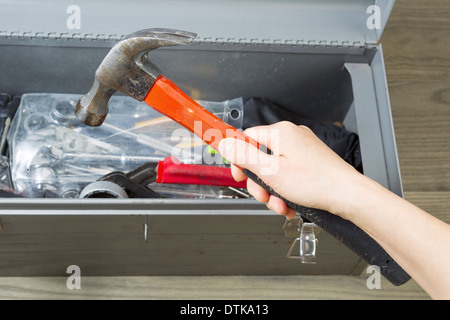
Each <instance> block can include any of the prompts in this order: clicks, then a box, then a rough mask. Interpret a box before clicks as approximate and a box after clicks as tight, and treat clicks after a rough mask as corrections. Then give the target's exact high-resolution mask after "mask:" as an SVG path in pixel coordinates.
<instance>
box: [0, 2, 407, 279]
mask: <svg viewBox="0 0 450 320" xmlns="http://www.w3.org/2000/svg"><path fill="white" fill-rule="evenodd" d="M393 4H394V1H393V0H386V1H382V0H379V1H378V0H340V1H335V0H321V1H313V0H302V1H289V0H283V1H252V0H244V1H242V0H241V1H206V0H196V1H189V2H186V1H184V2H183V1H163V2H157V1H132V2H108V1H103V0H102V1H95V2H92V1H81V0H78V1H76V3H75V2H73V1H40V2H35V1H19V2H12V1H0V8H1V11H2V20H1V22H0V91H3V92H8V93H12V94H23V93H32V92H36V93H38V92H52V93H74V94H80V95H81V94H84V93H85V92H87V91H88V90H89V88H90V86H91V84H92V80H93V77H94V72H95V70H96V68H97V66H98V65H99V63H100V62H101V60H102V59H103V58H104V56H105V55H106V54H107V53H108V51H109V49H110V48H111V47H112V46H113V45H114V44H115V43H116V42H117V41H118V40H120V39H121V38H122V37H124V36H125V35H127V34H129V33H131V32H134V31H136V30H139V29H144V28H152V27H167V28H176V29H181V30H187V31H192V32H196V33H197V34H198V36H197V38H196V39H195V40H194V42H193V43H191V44H189V45H187V46H184V47H173V48H161V49H158V50H155V51H152V52H151V59H152V61H153V62H155V63H156V64H157V65H158V66H159V68H160V69H161V70H163V72H164V74H165V75H167V77H169V78H170V79H172V81H174V82H175V83H177V84H178V85H180V87H181V88H182V89H183V90H185V92H187V93H188V94H191V95H193V96H194V95H195V96H196V98H198V99H204V100H213V101H220V100H226V99H230V98H235V97H244V98H246V97H255V96H264V97H266V98H269V99H271V100H273V101H276V102H277V103H279V104H280V105H283V106H285V107H286V108H290V109H291V111H294V112H296V113H298V114H300V115H303V116H305V117H308V118H310V119H313V120H318V121H322V122H326V123H331V122H334V121H341V122H343V123H344V124H345V126H346V128H347V129H349V130H351V131H353V132H356V133H357V134H358V135H359V139H360V146H361V153H362V159H363V165H364V173H365V174H366V175H367V176H369V177H371V178H373V179H374V180H376V181H378V182H379V183H380V184H382V185H383V186H385V187H387V188H389V189H390V190H391V191H393V192H395V193H396V194H398V195H400V196H402V185H401V177H400V169H399V164H398V159H397V150H396V144H395V136H394V130H393V124H392V116H391V110H390V104H389V95H388V90H387V82H386V76H385V70H384V62H383V52H382V48H381V45H380V44H379V43H378V41H379V38H380V36H381V34H382V31H383V29H384V26H385V25H386V22H387V20H388V17H389V14H390V11H391V9H392V7H393ZM290 228H291V229H292V228H294V231H295V226H289V225H288V224H285V219H284V218H283V217H281V216H278V215H276V214H274V213H272V212H270V211H268V210H267V209H266V208H265V206H264V205H261V204H259V203H257V202H256V201H254V200H241V199H239V200H223V199H222V200H216V199H214V200H198V199H195V200H182V199H158V200H153V199H32V198H29V199H16V198H4V199H0V276H38V275H39V276H49V275H65V274H66V269H67V267H68V266H70V265H78V266H79V267H80V268H81V271H82V272H83V275H105V276H107V275H219V274H220V275H262V274H270V275H293V274H311V275H318V274H360V273H361V272H362V270H364V268H365V266H366V264H365V263H364V262H363V261H361V259H360V258H359V257H358V256H356V255H355V254H354V253H352V252H351V251H350V250H349V249H347V248H346V247H344V246H343V245H342V244H341V243H340V242H338V241H337V240H335V239H334V238H332V237H331V236H329V235H328V234H326V233H325V232H321V233H320V234H319V235H318V238H319V240H320V243H319V246H318V252H317V260H318V263H317V264H315V265H308V264H301V263H300V262H299V261H298V259H288V258H287V253H288V251H289V249H290V248H291V246H292V244H293V241H294V238H295V236H292V233H291V232H289V229H290ZM294 234H295V232H294Z"/></svg>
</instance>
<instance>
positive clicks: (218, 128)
mask: <svg viewBox="0 0 450 320" xmlns="http://www.w3.org/2000/svg"><path fill="white" fill-rule="evenodd" d="M144 101H145V102H146V103H147V104H148V105H149V106H150V107H152V108H153V109H155V110H157V111H159V112H160V113H162V114H164V115H165V116H167V117H169V118H171V119H172V120H174V121H176V122H177V123H179V124H181V125H182V126H183V127H185V128H186V129H188V130H189V131H191V132H193V133H194V134H195V135H197V136H198V137H199V138H200V139H202V140H203V141H205V142H206V143H207V144H209V145H210V146H211V147H213V148H214V149H215V150H217V149H218V146H219V143H220V141H221V140H222V139H224V138H235V139H239V140H243V141H246V142H247V143H250V144H251V145H253V146H255V147H256V148H259V144H258V142H256V141H255V140H253V139H251V138H250V137H248V136H247V135H245V134H244V133H243V132H241V131H239V130H237V129H236V128H234V127H233V126H231V125H229V124H228V123H226V122H224V121H223V120H222V119H220V118H218V117H216V116H215V115H213V114H212V113H211V112H209V111H208V110H206V109H205V108H203V107H202V106H200V105H199V104H198V103H197V102H195V101H194V100H193V99H192V98H190V97H189V96H188V95H187V94H186V93H184V92H183V91H182V90H181V89H180V88H178V87H177V86H176V85H175V84H174V83H173V82H172V81H170V80H169V79H167V78H165V77H163V76H159V77H158V78H157V79H156V81H155V83H154V84H153V86H152V88H151V89H150V91H149V92H148V94H147V96H146V97H145V99H144Z"/></svg>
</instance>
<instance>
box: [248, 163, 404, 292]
mask: <svg viewBox="0 0 450 320" xmlns="http://www.w3.org/2000/svg"><path fill="white" fill-rule="evenodd" d="M243 173H244V174H245V175H246V176H247V177H248V178H250V179H251V180H253V181H254V182H256V183H257V184H259V185H260V186H261V187H263V188H264V189H265V190H266V191H268V192H269V193H270V194H271V195H274V196H276V197H278V198H280V199H282V200H283V201H284V202H285V203H286V204H287V205H288V207H290V208H291V209H293V210H295V211H297V212H298V213H299V214H300V216H302V217H303V218H305V219H307V220H309V221H310V222H313V223H314V224H316V225H317V226H318V227H320V228H321V229H323V230H324V231H326V232H327V233H329V234H330V235H332V236H333V237H334V238H336V239H337V240H339V241H340V242H342V243H343V244H344V245H345V246H347V247H348V248H349V249H350V250H352V251H353V252H355V253H356V254H357V255H358V256H359V257H361V258H362V259H363V260H364V261H366V262H367V263H368V264H370V265H375V266H378V267H379V268H380V273H381V274H382V275H383V276H384V277H385V278H386V279H388V280H389V281H390V282H391V283H392V284H393V285H395V286H400V285H402V284H404V283H406V282H407V281H408V280H409V279H411V277H410V276H409V275H408V274H407V273H406V272H405V270H403V269H402V267H400V265H399V264H398V263H397V262H395V261H394V259H392V258H391V256H390V255H389V254H388V253H387V252H386V251H385V250H384V249H383V248H382V247H381V246H380V245H379V244H378V243H377V242H376V241H375V240H373V239H372V238H371V237H370V236H369V235H368V234H367V233H365V232H364V231H363V230H361V229H360V228H358V227H357V226H356V225H354V224H353V223H352V222H350V221H348V220H345V219H342V218H341V217H339V216H337V215H334V214H331V213H329V212H327V211H323V210H318V209H312V208H307V207H304V206H301V205H298V204H295V203H293V202H291V201H289V200H286V199H284V198H283V197H281V196H279V195H278V194H277V193H276V192H275V191H274V190H273V189H272V188H271V187H269V186H268V185H267V184H265V183H264V181H262V180H261V179H260V178H259V177H258V176H256V175H255V174H254V173H253V172H251V171H249V170H245V169H244V170H243Z"/></svg>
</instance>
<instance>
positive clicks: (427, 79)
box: [0, 0, 450, 299]
mask: <svg viewBox="0 0 450 320" xmlns="http://www.w3.org/2000/svg"><path fill="white" fill-rule="evenodd" d="M449 30H450V2H449V1H448V0H427V1H423V0H397V1H396V5H395V7H394V11H393V13H392V15H391V18H390V20H389V23H388V26H387V28H386V30H385V32H384V35H383V38H382V41H381V42H382V44H383V50H384V55H385V61H386V69H387V77H388V83H389V90H390V97H391V103H392V112H393V116H394V125H395V131H396V137H397V146H398V151H399V158H400V167H401V171H402V178H403V185H404V189H405V197H406V199H407V200H409V201H411V202H412V203H414V204H416V205H418V206H419V207H422V208H423V209H425V210H427V211H428V212H430V213H431V214H433V215H435V216H437V217H438V218H440V219H442V220H444V221H446V222H447V223H450V33H449ZM447 254H448V253H447ZM366 277H367V275H363V276H361V277H347V276H289V277H286V276H264V277H262V276H245V277H243V276H239V277H92V278H87V277H85V278H82V283H81V286H82V287H81V290H68V289H67V287H66V280H67V278H0V298H2V299H11V298H17V299H65V298H67V299H71V298H74V299H85V298H86V299H122V298H125V299H429V297H428V295H427V294H426V293H425V292H424V291H423V290H422V289H421V288H420V287H419V286H418V285H417V284H416V283H415V282H414V281H410V282H408V283H407V284H406V285H404V286H401V287H399V288H396V287H393V286H392V285H390V284H389V283H387V282H386V281H385V280H383V281H382V284H381V289H380V290H369V289H367V287H366Z"/></svg>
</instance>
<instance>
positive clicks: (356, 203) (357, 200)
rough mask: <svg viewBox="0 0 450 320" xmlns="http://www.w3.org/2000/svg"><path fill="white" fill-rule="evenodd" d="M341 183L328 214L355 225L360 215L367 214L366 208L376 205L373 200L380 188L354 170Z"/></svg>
mask: <svg viewBox="0 0 450 320" xmlns="http://www.w3.org/2000/svg"><path fill="white" fill-rule="evenodd" d="M341 182H343V183H341V185H340V186H339V192H337V193H336V196H337V198H336V199H335V201H334V204H333V205H332V206H330V207H331V211H330V212H331V213H333V214H336V215H338V216H340V217H341V218H343V219H346V220H349V221H352V222H353V223H355V224H357V222H358V221H360V220H361V218H362V215H364V214H368V212H367V211H368V208H370V207H372V206H373V205H376V204H375V203H374V202H376V200H373V198H374V197H375V196H376V195H377V194H379V192H380V191H381V188H382V187H381V186H380V185H378V184H377V183H376V182H375V181H373V180H372V179H370V178H368V177H366V176H364V175H363V174H361V173H359V172H357V171H356V170H355V171H354V172H353V174H352V175H350V176H346V177H343V178H342V179H341Z"/></svg>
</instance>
